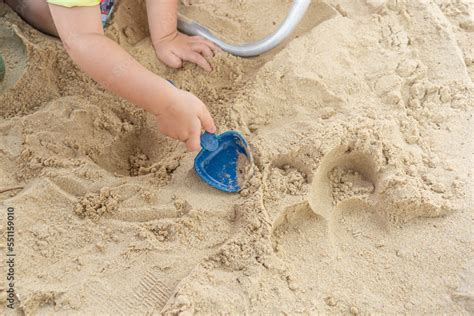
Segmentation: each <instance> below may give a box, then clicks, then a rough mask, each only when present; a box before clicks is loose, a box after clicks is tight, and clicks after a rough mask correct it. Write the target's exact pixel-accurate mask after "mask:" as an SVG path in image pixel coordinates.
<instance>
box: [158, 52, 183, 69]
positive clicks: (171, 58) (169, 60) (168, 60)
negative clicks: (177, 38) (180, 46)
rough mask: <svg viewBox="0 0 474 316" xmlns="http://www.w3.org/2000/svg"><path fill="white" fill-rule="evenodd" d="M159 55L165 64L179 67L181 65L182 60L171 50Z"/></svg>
mask: <svg viewBox="0 0 474 316" xmlns="http://www.w3.org/2000/svg"><path fill="white" fill-rule="evenodd" d="M159 57H160V59H161V61H162V62H163V63H165V64H166V65H168V66H170V67H172V68H181V66H183V62H182V61H181V58H179V57H178V56H176V55H175V54H173V53H172V52H168V53H165V54H162V55H161V56H159Z"/></svg>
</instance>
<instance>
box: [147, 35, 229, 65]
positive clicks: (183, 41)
mask: <svg viewBox="0 0 474 316" xmlns="http://www.w3.org/2000/svg"><path fill="white" fill-rule="evenodd" d="M154 47H155V51H156V56H157V57H158V59H159V60H161V61H162V62H163V63H165V64H166V65H168V66H170V67H172V68H180V67H181V66H182V65H183V62H184V61H189V62H192V63H195V64H197V65H198V66H200V67H201V68H203V69H204V70H206V71H211V70H212V68H211V65H210V64H209V61H208V60H207V59H208V58H211V57H212V56H214V54H215V53H216V52H218V51H219V50H220V49H219V48H218V47H217V45H215V44H214V43H212V42H211V41H208V40H206V39H204V38H202V37H201V36H188V35H185V34H182V33H180V32H178V31H176V32H175V33H173V34H170V35H168V36H166V37H164V38H162V39H160V40H159V41H157V42H155V43H154Z"/></svg>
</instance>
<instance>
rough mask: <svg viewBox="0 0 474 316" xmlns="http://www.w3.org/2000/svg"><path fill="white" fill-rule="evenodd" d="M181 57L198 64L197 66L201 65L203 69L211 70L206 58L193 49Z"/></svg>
mask: <svg viewBox="0 0 474 316" xmlns="http://www.w3.org/2000/svg"><path fill="white" fill-rule="evenodd" d="M183 59H184V60H186V61H190V62H192V63H195V64H196V65H198V66H199V67H201V68H202V69H204V70H205V71H208V72H209V71H211V70H212V68H211V65H210V64H209V62H208V61H207V60H206V58H204V57H203V56H202V55H201V54H199V53H196V52H194V51H191V52H189V53H188V54H186V55H185V56H184V58H183Z"/></svg>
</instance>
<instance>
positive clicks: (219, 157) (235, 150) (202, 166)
mask: <svg viewBox="0 0 474 316" xmlns="http://www.w3.org/2000/svg"><path fill="white" fill-rule="evenodd" d="M201 146H202V150H201V151H200V152H199V154H198V155H197V156H196V158H195V159H194V169H195V170H196V173H197V174H198V175H199V177H200V178H201V179H202V180H204V182H206V183H207V184H209V185H210V186H212V187H214V188H216V189H218V190H221V191H225V192H237V191H239V190H240V189H241V188H242V186H243V184H244V183H243V182H244V180H245V177H248V173H249V171H250V170H251V168H252V165H253V160H252V155H251V153H250V151H249V149H248V144H247V142H246V141H245V138H244V137H243V136H242V135H241V134H240V133H238V132H235V131H227V132H224V133H222V134H220V135H216V134H209V133H207V132H205V133H204V134H202V135H201ZM242 173H245V174H242Z"/></svg>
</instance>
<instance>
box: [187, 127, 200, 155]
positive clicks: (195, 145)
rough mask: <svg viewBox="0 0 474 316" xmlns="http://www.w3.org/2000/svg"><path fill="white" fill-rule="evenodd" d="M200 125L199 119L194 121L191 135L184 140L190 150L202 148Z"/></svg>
mask: <svg viewBox="0 0 474 316" xmlns="http://www.w3.org/2000/svg"><path fill="white" fill-rule="evenodd" d="M199 125H200V124H199V121H198V120H196V121H194V124H193V126H192V130H191V132H190V134H189V137H188V139H186V140H185V142H184V143H185V145H186V148H187V149H188V150H189V151H195V150H198V149H199V148H201V127H200V126H199Z"/></svg>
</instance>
